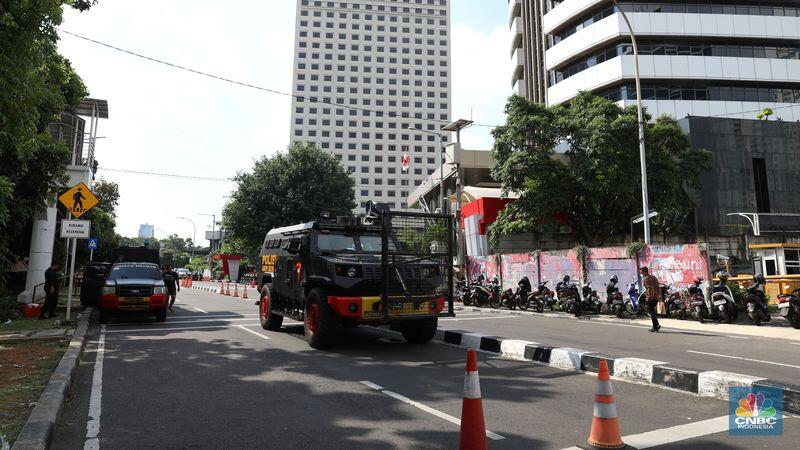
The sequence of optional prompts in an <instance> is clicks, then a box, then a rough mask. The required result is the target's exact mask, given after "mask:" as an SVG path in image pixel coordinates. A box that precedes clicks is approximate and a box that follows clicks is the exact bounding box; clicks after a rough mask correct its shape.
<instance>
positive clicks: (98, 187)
mask: <svg viewBox="0 0 800 450" xmlns="http://www.w3.org/2000/svg"><path fill="white" fill-rule="evenodd" d="M92 192H93V193H94V195H95V196H96V197H97V199H98V200H99V201H100V203H98V204H97V208H100V209H101V210H103V211H105V212H106V213H108V214H110V215H111V216H113V217H117V205H119V185H118V184H117V183H115V182H113V181H106V180H103V179H100V180H97V181H95V183H94V186H93V187H92Z"/></svg>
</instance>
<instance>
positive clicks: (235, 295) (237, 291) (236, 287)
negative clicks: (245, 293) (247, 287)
mask: <svg viewBox="0 0 800 450" xmlns="http://www.w3.org/2000/svg"><path fill="white" fill-rule="evenodd" d="M233 296H234V297H238V296H239V283H236V284H234V285H233Z"/></svg>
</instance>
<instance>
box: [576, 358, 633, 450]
mask: <svg viewBox="0 0 800 450" xmlns="http://www.w3.org/2000/svg"><path fill="white" fill-rule="evenodd" d="M586 444H587V445H586V447H585V448H589V449H608V448H625V447H626V446H625V443H624V442H622V434H621V433H620V431H619V420H618V419H617V404H616V403H615V402H614V390H613V389H612V388H611V377H610V376H609V375H608V362H607V361H606V360H605V359H601V360H600V367H599V369H598V371H597V393H596V394H595V396H594V415H593V416H592V430H591V432H590V433H589V440H588V441H586Z"/></svg>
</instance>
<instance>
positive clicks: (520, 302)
mask: <svg viewBox="0 0 800 450" xmlns="http://www.w3.org/2000/svg"><path fill="white" fill-rule="evenodd" d="M517 306H519V309H520V311H527V310H528V308H529V307H530V306H531V305H530V301H529V300H528V299H525V298H518V299H517Z"/></svg>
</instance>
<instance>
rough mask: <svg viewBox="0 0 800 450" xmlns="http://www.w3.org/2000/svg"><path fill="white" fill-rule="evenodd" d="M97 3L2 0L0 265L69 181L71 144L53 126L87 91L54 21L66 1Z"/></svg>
mask: <svg viewBox="0 0 800 450" xmlns="http://www.w3.org/2000/svg"><path fill="white" fill-rule="evenodd" d="M93 3H94V2H93V1H89V0H48V1H19V0H0V228H2V230H3V233H0V268H3V267H5V265H6V264H7V263H8V260H9V256H10V255H9V246H10V244H11V243H13V242H18V241H20V238H21V233H23V232H25V231H27V229H28V224H29V221H28V220H27V218H30V217H33V215H34V213H35V212H36V211H37V210H39V209H41V208H42V205H44V204H45V202H46V201H47V200H48V199H51V198H52V197H53V194H55V193H56V192H57V191H58V190H60V189H61V188H62V187H63V186H64V184H65V183H66V177H65V174H64V171H65V168H66V164H67V162H68V158H69V152H68V150H67V148H66V147H65V146H64V145H60V144H57V143H55V142H54V141H53V139H52V138H51V136H50V133H49V131H48V127H47V126H48V124H49V123H50V122H52V121H53V120H54V119H56V118H57V117H58V115H59V114H60V113H61V112H63V111H64V110H65V109H67V108H68V107H70V106H74V105H77V104H78V103H79V102H80V100H81V99H83V98H84V97H85V96H86V95H87V92H86V87H85V86H84V84H83V82H82V81H81V79H80V77H78V75H77V74H76V73H75V71H74V70H73V69H72V66H71V65H70V63H69V61H68V60H67V59H65V58H64V57H62V56H61V55H59V54H58V52H57V47H56V42H57V39H58V36H57V33H56V29H55V27H56V26H57V25H59V24H60V23H61V20H62V5H69V6H73V7H75V8H77V9H80V10H85V9H88V8H89V6H91V4H93ZM11 217H15V218H24V219H22V220H11Z"/></svg>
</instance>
